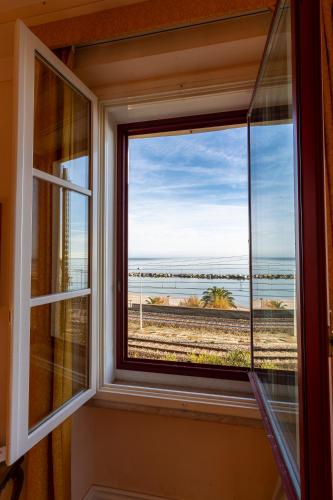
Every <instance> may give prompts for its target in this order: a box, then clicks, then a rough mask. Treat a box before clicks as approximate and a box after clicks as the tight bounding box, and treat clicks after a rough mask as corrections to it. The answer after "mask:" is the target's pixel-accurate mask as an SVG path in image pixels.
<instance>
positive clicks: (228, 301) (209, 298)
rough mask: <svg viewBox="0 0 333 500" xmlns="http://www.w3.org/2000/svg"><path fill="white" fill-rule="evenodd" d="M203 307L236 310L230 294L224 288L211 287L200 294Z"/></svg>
mask: <svg viewBox="0 0 333 500" xmlns="http://www.w3.org/2000/svg"><path fill="white" fill-rule="evenodd" d="M202 302H203V303H204V307H214V308H217V309H236V304H235V301H234V298H233V296H232V293H231V292H230V291H229V290H226V289H225V288H219V287H217V286H213V287H211V288H207V290H205V291H204V293H203V294H202Z"/></svg>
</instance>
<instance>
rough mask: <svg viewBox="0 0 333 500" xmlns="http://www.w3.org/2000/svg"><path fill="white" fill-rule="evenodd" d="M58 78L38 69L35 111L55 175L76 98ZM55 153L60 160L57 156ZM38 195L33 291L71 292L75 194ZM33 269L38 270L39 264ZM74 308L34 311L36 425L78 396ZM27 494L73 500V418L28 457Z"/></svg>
mask: <svg viewBox="0 0 333 500" xmlns="http://www.w3.org/2000/svg"><path fill="white" fill-rule="evenodd" d="M57 55H58V56H59V57H60V58H61V59H62V60H63V62H65V63H66V64H68V66H71V65H72V64H73V51H72V49H71V48H68V49H62V50H61V52H59V53H58V54H57ZM43 78H44V81H43ZM57 78H58V77H57V76H56V75H55V74H54V73H53V72H47V71H44V72H43V70H42V69H41V66H38V65H36V74H35V94H36V96H38V98H41V96H40V94H39V92H40V89H41V88H43V89H44V94H43V97H42V99H43V102H42V104H43V105H42V106H40V103H39V113H38V111H37V108H36V109H35V125H36V127H38V129H39V130H40V131H42V133H41V135H40V137H38V142H39V143H42V146H41V147H40V150H39V149H38V144H36V145H35V154H34V167H36V168H41V169H42V170H44V171H49V173H53V171H52V169H53V168H57V167H54V165H56V164H57V161H61V160H62V159H64V158H68V157H71V155H72V151H71V148H72V146H71V143H72V142H73V127H74V126H73V123H74V120H73V119H72V116H71V114H72V110H73V103H72V102H71V100H72V95H71V92H70V91H69V90H68V89H69V88H68V86H63V87H60V86H59V85H57ZM45 79H47V80H46V81H45ZM45 89H46V91H45ZM35 102H37V100H36V101H35ZM35 135H36V134H35ZM45 152H46V154H45ZM48 152H50V153H49V154H48ZM54 152H56V155H57V158H55V157H54ZM35 197H36V199H37V200H38V213H37V209H36V212H34V218H35V219H36V218H37V219H38V221H39V224H38V228H37V231H36V238H37V244H36V245H35V247H36V250H35V255H34V258H35V260H36V262H35V267H37V269H38V270H39V271H40V272H39V273H38V272H37V273H36V277H35V280H34V276H32V290H34V289H35V292H36V294H37V295H41V294H42V293H39V292H40V291H41V290H43V289H51V288H53V289H54V288H55V287H56V288H58V286H60V287H61V288H62V289H64V290H66V289H67V287H68V284H69V254H68V245H69V241H68V240H69V234H68V221H67V217H68V210H69V195H68V192H67V191H64V194H62V195H61V194H60V191H59V190H58V188H55V189H52V188H51V189H37V190H36V192H35ZM50 221H52V223H51V224H50ZM60 228H62V229H61V234H60V233H59V229H60ZM58 233H59V234H58ZM59 256H61V262H60V261H59ZM59 267H61V273H59ZM32 268H33V269H34V263H33V266H32ZM43 270H44V273H43ZM59 276H61V280H60V281H59ZM66 281H67V282H66ZM69 307H70V305H69V304H68V303H66V302H62V303H58V304H56V305H55V310H56V312H57V313H58V314H56V313H53V312H52V311H51V310H48V311H45V310H44V311H40V312H38V311H37V309H38V308H36V311H35V312H34V317H35V321H34V332H33V335H34V344H35V347H36V348H37V349H36V351H37V355H34V352H33V351H32V357H31V374H30V378H31V383H30V395H29V400H30V407H29V421H30V422H32V423H35V422H39V421H40V420H41V419H42V418H43V417H44V416H45V415H47V414H49V413H50V412H51V411H52V408H58V407H59V406H61V405H62V403H63V402H64V401H67V400H68V399H70V397H71V395H72V379H71V377H70V376H68V374H69V373H70V372H71V369H72V339H71V338H70V322H71V311H69V310H68V308H69ZM57 308H58V310H57ZM56 317H57V318H60V320H59V321H60V324H58V325H55V321H56V320H55V318H56ZM57 332H58V333H57ZM59 332H60V333H59ZM40 356H42V357H43V359H46V360H50V363H51V366H50V369H49V370H45V367H44V365H43V364H41V363H40V362H39V359H40ZM34 359H36V361H34ZM25 491H26V498H27V500H70V497H71V422H70V419H68V420H67V421H66V422H64V423H63V424H62V425H60V426H59V427H57V428H56V429H55V430H54V431H53V432H52V434H51V435H49V436H47V437H46V438H44V439H43V440H42V441H41V442H40V443H38V444H37V445H36V446H35V447H34V448H33V449H32V450H30V451H29V452H28V453H27V456H26V481H25Z"/></svg>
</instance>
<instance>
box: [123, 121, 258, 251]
mask: <svg viewBox="0 0 333 500" xmlns="http://www.w3.org/2000/svg"><path fill="white" fill-rule="evenodd" d="M129 142H130V144H129V257H210V256H214V257H220V256H231V255H244V254H247V252H248V215H247V213H248V207H247V143H246V128H245V127H242V128H234V129H227V130H222V131H221V130H220V131H211V132H204V133H193V134H184V135H173V136H162V137H153V138H144V139H130V141H129Z"/></svg>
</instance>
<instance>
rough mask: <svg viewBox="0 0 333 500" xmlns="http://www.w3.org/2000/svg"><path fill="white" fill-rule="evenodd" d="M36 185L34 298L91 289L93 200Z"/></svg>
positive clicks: (33, 254) (33, 218) (33, 267)
mask: <svg viewBox="0 0 333 500" xmlns="http://www.w3.org/2000/svg"><path fill="white" fill-rule="evenodd" d="M33 182H34V183H33V213H32V263H31V265H32V268H31V295H32V297H36V296H39V295H48V294H52V293H57V292H67V291H73V290H79V289H84V288H89V278H88V267H89V266H88V250H89V238H88V227H89V197H88V196H86V195H83V194H80V193H77V192H74V191H70V190H68V189H65V188H61V187H59V186H57V185H55V184H51V183H49V182H45V181H41V180H39V179H37V178H34V181H33Z"/></svg>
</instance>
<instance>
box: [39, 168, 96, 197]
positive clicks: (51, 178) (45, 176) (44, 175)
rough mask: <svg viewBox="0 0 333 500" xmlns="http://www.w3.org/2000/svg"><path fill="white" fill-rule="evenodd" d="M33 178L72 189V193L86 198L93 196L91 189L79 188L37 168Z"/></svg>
mask: <svg viewBox="0 0 333 500" xmlns="http://www.w3.org/2000/svg"><path fill="white" fill-rule="evenodd" d="M33 176H34V177H37V179H41V180H43V181H47V182H51V183H52V184H57V185H58V186H61V187H64V188H67V189H70V190H71V191H76V192H77V193H81V194H85V195H86V196H91V195H92V191H91V190H90V189H86V188H83V187H81V186H78V185H77V184H73V183H72V182H69V181H66V180H65V179H61V178H60V177H56V176H55V175H52V174H48V173H47V172H43V171H42V170H38V169H37V168H34V169H33Z"/></svg>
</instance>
